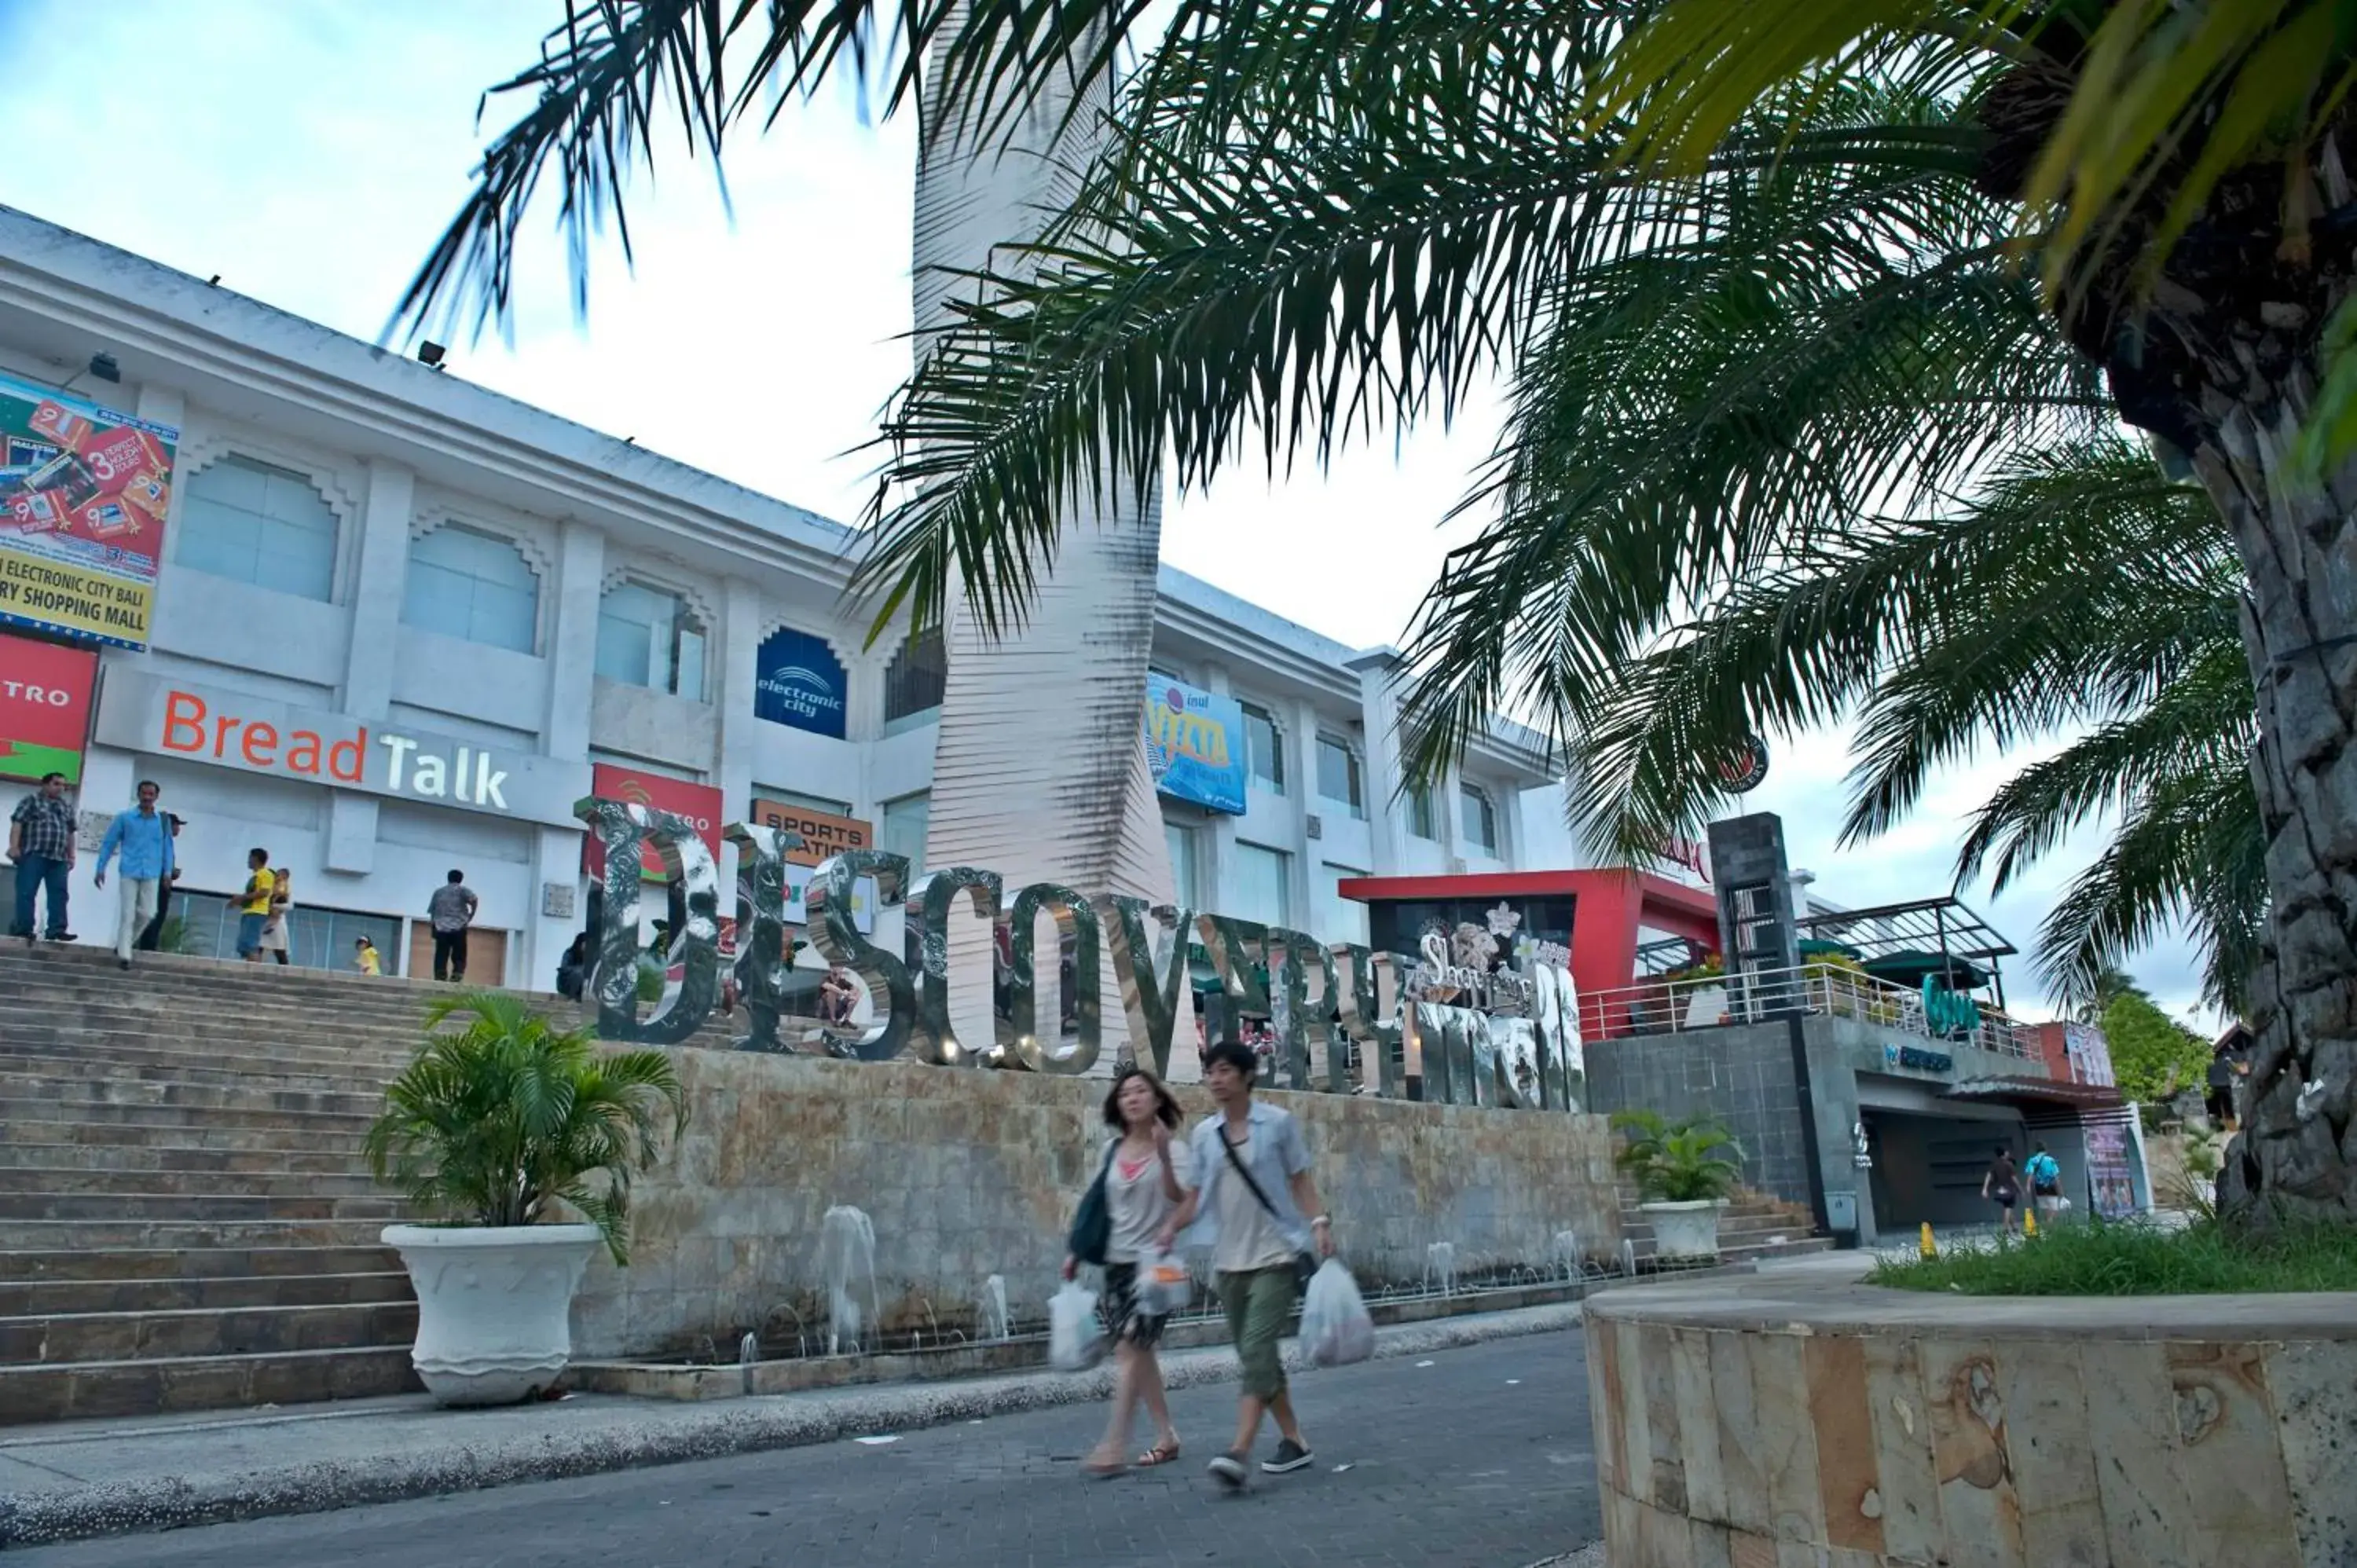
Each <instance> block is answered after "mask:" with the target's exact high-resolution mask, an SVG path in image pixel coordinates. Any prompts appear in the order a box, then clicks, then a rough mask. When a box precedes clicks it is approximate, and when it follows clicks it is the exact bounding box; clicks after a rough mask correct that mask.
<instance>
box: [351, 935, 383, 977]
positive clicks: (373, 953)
mask: <svg viewBox="0 0 2357 1568" xmlns="http://www.w3.org/2000/svg"><path fill="white" fill-rule="evenodd" d="M352 967H353V968H354V969H357V970H359V971H360V972H361V973H362V974H382V973H383V972H384V960H383V959H382V957H381V956H380V955H379V954H378V952H377V950H376V943H374V942H372V941H371V940H369V939H368V938H366V937H354V938H353V939H352Z"/></svg>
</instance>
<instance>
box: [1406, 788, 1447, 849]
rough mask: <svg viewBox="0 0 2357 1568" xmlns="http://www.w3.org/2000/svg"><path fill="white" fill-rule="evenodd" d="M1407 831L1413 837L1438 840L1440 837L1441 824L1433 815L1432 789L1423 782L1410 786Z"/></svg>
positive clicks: (1408, 791)
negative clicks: (1427, 787) (1422, 783)
mask: <svg viewBox="0 0 2357 1568" xmlns="http://www.w3.org/2000/svg"><path fill="white" fill-rule="evenodd" d="M1407 831H1408V833H1409V836H1411V837H1413V838H1420V839H1432V840H1437V839H1438V838H1439V837H1440V824H1439V823H1437V822H1435V821H1434V820H1433V816H1432V791H1431V790H1430V789H1426V787H1425V786H1424V785H1421V784H1411V785H1409V786H1408V790H1407Z"/></svg>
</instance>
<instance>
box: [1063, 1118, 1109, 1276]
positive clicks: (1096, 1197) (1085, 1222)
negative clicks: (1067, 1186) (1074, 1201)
mask: <svg viewBox="0 0 2357 1568" xmlns="http://www.w3.org/2000/svg"><path fill="white" fill-rule="evenodd" d="M1120 1147H1121V1140H1120V1139H1118V1138H1114V1139H1113V1140H1111V1141H1110V1142H1108V1143H1107V1144H1105V1152H1104V1163H1103V1164H1102V1165H1098V1166H1097V1179H1096V1180H1094V1181H1092V1182H1091V1183H1089V1190H1088V1191H1086V1192H1084V1193H1082V1194H1081V1207H1080V1208H1078V1209H1077V1210H1075V1211H1074V1213H1073V1215H1072V1230H1071V1235H1070V1236H1069V1237H1068V1238H1067V1239H1066V1240H1065V1243H1064V1248H1065V1251H1069V1252H1071V1254H1072V1256H1073V1257H1075V1258H1077V1259H1079V1260H1080V1261H1081V1262H1083V1263H1094V1264H1095V1265H1096V1266H1097V1267H1099V1268H1103V1267H1104V1262H1105V1253H1106V1251H1108V1250H1110V1249H1111V1248H1112V1246H1113V1210H1112V1209H1111V1208H1108V1207H1106V1204H1105V1174H1106V1173H1107V1172H1108V1171H1110V1170H1112V1169H1113V1156H1114V1150H1116V1149H1118V1148H1120Z"/></svg>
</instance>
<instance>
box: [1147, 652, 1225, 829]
mask: <svg viewBox="0 0 2357 1568" xmlns="http://www.w3.org/2000/svg"><path fill="white" fill-rule="evenodd" d="M1243 738H1244V710H1243V704H1242V703H1238V702H1237V701H1236V700H1235V699H1234V698H1233V697H1222V696H1215V695H1214V694H1212V693H1210V692H1202V691H1198V690H1196V689H1195V688H1194V687H1192V686H1189V685H1188V684H1186V683H1185V682H1180V681H1172V680H1168V679H1166V678H1164V677H1162V676H1157V677H1155V678H1154V681H1153V683H1152V684H1151V686H1150V687H1149V688H1148V689H1147V691H1146V767H1147V768H1150V769H1152V771H1153V773H1154V787H1155V788H1156V789H1159V790H1160V791H1161V792H1162V793H1164V794H1165V795H1168V796H1169V797H1170V798H1171V799H1173V800H1192V801H1193V802H1195V804H1197V805H1199V806H1204V807H1208V808H1209V809H1211V811H1225V812H1227V813H1228V814H1229V815H1231V816H1237V817H1241V816H1243V812H1244V746H1243Z"/></svg>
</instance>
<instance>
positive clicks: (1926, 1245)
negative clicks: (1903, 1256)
mask: <svg viewBox="0 0 2357 1568" xmlns="http://www.w3.org/2000/svg"><path fill="white" fill-rule="evenodd" d="M1923 1255H1924V1256H1925V1257H1927V1258H1936V1257H1938V1256H1939V1255H1940V1249H1939V1248H1937V1247H1935V1246H1933V1245H1932V1222H1931V1221H1930V1220H1928V1219H1926V1220H1925V1221H1923Z"/></svg>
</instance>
